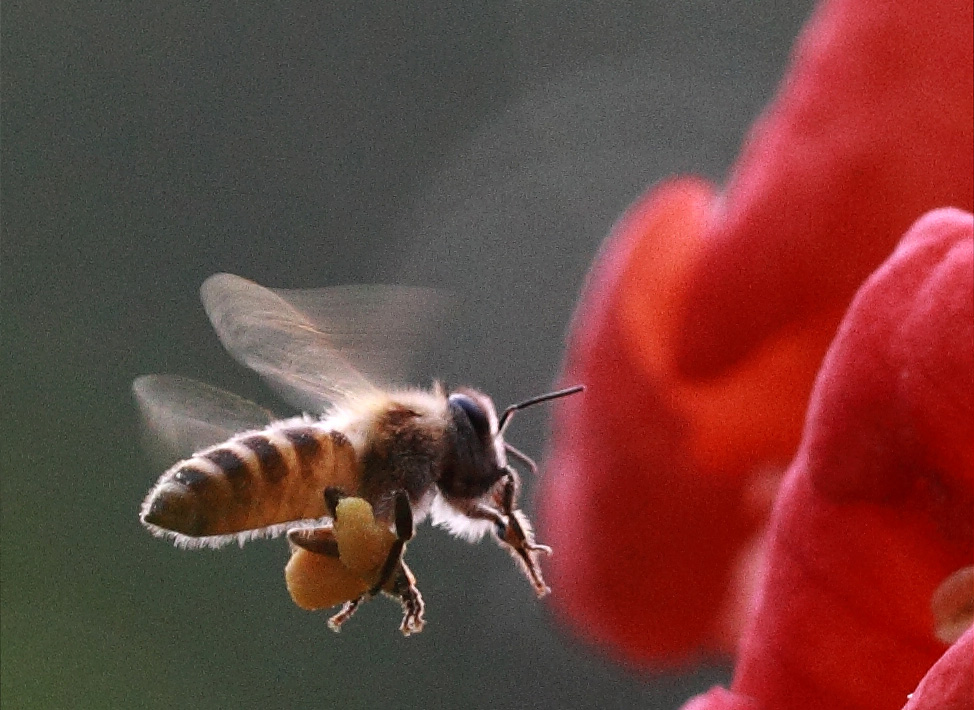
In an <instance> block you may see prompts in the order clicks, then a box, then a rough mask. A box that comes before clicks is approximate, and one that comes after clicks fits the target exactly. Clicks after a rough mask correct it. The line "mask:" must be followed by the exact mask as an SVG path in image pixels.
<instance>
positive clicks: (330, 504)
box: [325, 486, 348, 520]
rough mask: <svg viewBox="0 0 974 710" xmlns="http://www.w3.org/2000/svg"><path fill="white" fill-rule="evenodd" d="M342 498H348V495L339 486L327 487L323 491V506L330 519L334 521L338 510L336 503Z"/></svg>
mask: <svg viewBox="0 0 974 710" xmlns="http://www.w3.org/2000/svg"><path fill="white" fill-rule="evenodd" d="M342 498H348V493H346V492H345V490H344V489H343V488H341V487H339V486H328V487H327V488H326V489H325V506H326V507H327V508H328V512H329V513H330V514H331V519H332V520H334V519H335V515H336V512H337V510H338V503H339V501H341V499H342Z"/></svg>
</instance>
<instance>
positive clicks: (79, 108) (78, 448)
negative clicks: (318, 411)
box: [0, 0, 810, 708]
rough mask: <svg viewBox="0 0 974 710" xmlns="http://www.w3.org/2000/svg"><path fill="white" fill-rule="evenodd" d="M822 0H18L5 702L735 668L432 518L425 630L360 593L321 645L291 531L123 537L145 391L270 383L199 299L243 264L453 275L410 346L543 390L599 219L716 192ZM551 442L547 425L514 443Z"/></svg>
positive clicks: (495, 684)
mask: <svg viewBox="0 0 974 710" xmlns="http://www.w3.org/2000/svg"><path fill="white" fill-rule="evenodd" d="M809 7H810V3H809V1H808V0H800V1H795V2H790V3H782V2H772V1H771V0H759V1H754V0H736V1H735V2H729V3H728V2H724V1H722V0H721V1H718V0H696V1H693V2H682V3H677V2H659V1H658V2H649V3H645V4H642V5H639V6H634V5H632V4H630V3H623V2H605V3H591V4H581V3H564V2H554V1H550V0H549V1H547V2H535V3H526V2H512V1H507V2H484V1H482V2H469V1H466V0H464V1H462V2H446V3H433V2H418V3H411V4H409V7H403V6H399V5H398V4H394V3H375V2H373V3H369V2H356V3H348V4H346V5H341V4H336V3H323V2H311V3H303V2H295V3H287V4H284V3H280V4H278V3H274V4H270V5H267V6H264V5H257V4H251V3H229V2H219V3H205V2H198V1H197V0H193V1H192V2H190V1H186V0H178V1H177V2H157V3H134V4H129V3H116V4H96V3H78V2H61V3H37V2H17V1H10V2H4V3H3V15H2V28H3V42H2V52H3V55H2V71H3V77H2V78H3V112H2V141H3V146H2V148H3V153H2V159H3V173H2V198H3V204H2V208H3V212H2V219H3V243H2V246H3V255H2V269H3V273H2V288H3V297H2V307H3V321H2V328H3V330H2V340H3V342H2V347H3V367H2V370H0V372H2V377H3V395H2V398H3V403H2V416H3V423H2V430H0V431H2V438H0V441H2V452H3V456H2V459H0V460H2V463H3V473H2V486H3V488H2V525H3V552H2V565H3V569H2V636H0V638H2V649H3V653H2V664H3V668H2V670H3V692H2V704H3V707H5V708H6V707H10V708H64V707H71V708H75V707H92V708H102V707H147V708H164V707H165V708H169V707H198V708H210V707H212V708H228V707H238V708H251V707H253V708H278V707H279V708H305V707H323V708H332V707H334V708H369V707H377V706H378V705H379V704H380V703H382V704H383V705H384V706H386V707H397V708H400V707H401V708H433V707H467V708H526V707H539V708H547V707H577V708H583V707H596V706H599V707H663V708H669V707H675V706H677V705H678V704H679V703H680V702H681V701H682V700H684V699H685V698H687V697H688V696H689V695H690V694H691V693H693V692H695V691H698V690H701V689H704V688H706V687H708V686H709V685H710V684H711V683H713V682H720V681H723V680H726V676H725V675H724V672H722V671H720V670H710V671H706V672H701V673H698V674H697V675H694V676H690V677H659V676H651V675H648V674H645V673H640V672H633V671H631V670H627V669H625V668H624V667H623V666H621V665H617V664H614V663H611V662H610V661H608V660H607V659H605V658H603V657H602V656H601V655H600V654H599V653H597V652H593V650H592V649H589V648H587V647H585V646H581V645H579V644H578V643H577V642H576V641H574V640H573V639H572V637H571V635H570V634H567V633H565V632H564V630H562V629H560V628H558V627H557V626H556V625H555V624H554V622H553V620H552V619H551V618H550V615H549V613H548V611H547V610H546V608H545V606H544V605H543V604H540V603H538V602H536V601H535V600H534V599H533V596H532V594H531V592H530V589H529V587H528V585H527V583H526V582H525V581H524V580H523V579H522V578H521V577H520V576H519V575H518V573H517V571H516V570H515V569H514V567H513V565H512V564H511V562H510V560H509V559H508V557H507V556H506V555H505V554H503V553H502V552H501V551H499V550H498V549H497V548H496V546H494V545H493V544H491V543H489V542H488V543H485V544H481V545H479V546H469V545H466V544H464V543H462V542H460V541H457V540H454V539H452V538H449V537H448V536H447V535H446V534H445V533H443V532H441V531H437V530H432V529H427V528H424V529H422V530H421V531H420V537H419V538H418V539H417V540H416V542H415V543H414V544H413V545H412V546H411V548H410V560H411V563H412V566H413V568H414V569H415V570H416V572H417V574H418V576H419V579H420V585H421V589H422V591H423V593H424V595H425V598H426V600H427V602H428V605H429V607H428V619H429V625H428V628H427V630H426V631H425V632H424V633H423V634H421V635H420V636H418V637H415V638H410V639H403V638H401V637H400V636H399V634H398V632H397V631H396V626H397V624H398V607H397V606H396V605H394V604H392V603H390V602H388V601H376V602H373V603H371V604H369V605H367V606H366V607H364V608H363V609H362V611H361V612H360V613H359V615H358V616H357V617H356V618H355V619H353V620H352V621H351V622H350V623H349V624H348V626H347V628H346V630H345V631H344V632H343V633H342V634H341V635H339V636H336V635H334V634H332V633H331V632H329V631H328V630H327V629H326V627H325V615H324V614H309V613H306V612H303V611H300V610H299V609H297V608H296V607H294V606H293V605H292V604H291V602H290V600H289V598H288V595H287V592H286V591H285V589H284V584H283V579H282V574H281V571H282V567H283V565H284V563H285V561H286V558H287V552H286V545H285V544H284V543H283V542H281V541H280V540H278V541H271V542H264V543H256V544H252V545H250V546H248V547H246V548H245V549H243V550H241V549H237V548H229V549H226V550H223V551H221V552H211V551H203V552H195V553H191V552H185V551H181V550H175V549H173V548H171V547H170V546H168V545H167V544H165V543H163V542H161V541H159V540H156V539H154V538H152V537H151V536H149V535H148V534H147V533H146V532H145V531H144V530H143V529H142V528H141V527H140V526H139V523H138V521H137V516H136V513H137V510H138V506H139V503H140V501H141V499H142V497H143V495H144V494H145V492H146V490H147V489H148V488H149V486H150V485H151V483H152V482H153V481H154V479H155V478H156V476H157V475H158V474H159V472H160V471H159V469H158V468H154V467H152V466H151V465H150V464H149V463H148V462H147V461H146V459H145V457H144V456H143V455H142V453H141V452H140V446H139V441H138V422H137V417H136V413H135V411H134V408H133V405H132V402H131V398H130V394H129V385H130V382H131V380H132V379H133V378H134V377H135V376H137V375H139V374H142V373H146V372H176V373H181V374H185V375H189V376H193V377H197V378H200V379H205V380H208V381H211V382H214V383H216V384H219V385H221V386H224V387H228V388H230V389H233V390H235V391H238V392H241V393H243V394H245V395H247V396H251V397H257V398H261V399H262V401H264V402H265V403H270V402H272V401H273V400H272V399H271V398H270V397H269V395H267V394H266V392H264V391H263V390H261V389H260V387H259V386H258V383H257V382H256V381H255V379H254V378H253V377H252V376H250V375H249V374H247V373H245V372H243V371H242V370H241V369H240V368H239V367H237V366H236V365H235V364H234V363H233V362H232V361H231V360H230V358H229V357H227V356H226V355H225V354H224V353H223V352H222V351H221V349H220V346H219V344H218V342H217V340H216V338H215V337H214V336H213V334H212V332H211V330H210V328H209V325H208V323H207V322H206V320H205V317H204V314H203V311H202V309H201V307H200V305H199V302H198V298H197V289H198V287H199V285H200V283H201V282H202V280H203V279H204V278H205V277H206V276H208V275H209V274H211V273H213V272H217V271H230V272H233V273H238V274H241V275H244V276H247V277H250V278H253V279H255V280H257V281H259V282H261V283H265V284H268V285H273V286H282V287H305V286H322V285H327V284H334V283H346V282H369V281H392V282H403V283H411V284H421V285H434V286H438V287H443V288H448V289H452V290H453V291H455V292H456V293H457V299H458V300H457V301H456V311H455V315H456V316H457V318H456V323H455V324H454V326H453V327H452V328H451V329H448V330H447V331H446V332H445V337H444V339H443V341H442V343H441V347H440V348H439V349H438V350H436V352H435V353H434V354H433V355H431V356H430V359H429V361H428V363H427V365H428V366H429V367H430V368H432V369H434V370H435V371H437V372H438V373H439V374H440V375H441V376H443V377H445V378H446V379H447V380H448V381H451V382H458V381H469V382H471V383H475V384H478V385H480V386H481V387H483V388H484V389H485V390H486V391H488V392H491V393H493V395H494V397H495V398H496V399H497V400H499V402H501V403H506V402H509V401H512V400H513V399H515V398H518V397H525V396H528V395H532V394H535V393H537V392H540V391H542V390H544V389H545V387H547V386H548V384H549V383H550V381H551V379H552V377H553V376H554V374H555V372H556V370H557V367H558V363H559V359H560V350H561V343H562V334H563V332H564V328H565V325H566V323H567V320H568V318H569V315H570V313H571V310H572V306H573V302H574V299H575V295H576V293H577V292H578V289H579V286H580V283H581V280H582V278H583V275H584V273H585V270H586V267H587V265H588V264H589V263H590V262H591V260H592V258H593V255H594V254H595V252H596V250H597V248H598V245H599V243H600V241H601V239H602V238H603V237H604V236H605V234H606V233H607V232H608V231H609V229H610V228H611V225H612V223H613V221H614V220H615V219H616V218H617V217H618V215H619V214H620V213H621V211H622V210H623V209H624V208H625V206H626V205H627V204H628V203H629V202H630V201H631V200H632V199H633V198H634V197H635V196H637V195H638V194H639V193H640V192H641V191H642V190H643V189H644V188H645V187H646V186H647V185H649V184H652V183H653V182H654V181H656V180H658V179H660V178H661V177H663V176H665V175H667V174H671V173H678V172H697V173H702V174H704V175H707V176H710V177H712V178H715V179H720V178H721V176H722V175H723V174H724V172H725V170H726V168H727V166H728V165H729V163H730V161H731V160H732V159H733V156H734V155H735V153H736V151H737V148H738V146H739V144H740V142H741V140H742V138H743V136H744V134H745V131H746V129H747V126H748V124H749V123H750V122H751V121H752V120H753V118H754V116H755V115H756V114H757V113H758V112H759V110H760V108H761V106H762V105H763V104H764V102H765V101H766V100H767V99H768V97H769V96H770V95H771V92H772V91H773V88H774V85H775V83H776V81H777V79H778V78H779V77H780V74H781V71H782V69H783V67H784V66H785V63H786V61H787V56H788V48H789V46H790V44H791V42H792V40H793V38H794V36H795V34H796V33H797V30H798V28H799V26H800V24H801V22H802V20H803V19H804V17H805V16H806V15H807V13H808V11H809ZM543 433H544V412H531V413H525V414H524V415H522V416H521V417H519V420H518V422H517V424H516V426H515V427H514V429H513V431H512V438H513V440H514V441H515V442H516V443H517V444H518V445H520V446H522V447H523V448H524V449H526V450H527V451H529V452H532V453H534V454H540V453H541V451H542V450H543ZM531 489H532V486H531V485H530V483H529V485H528V502H527V506H528V509H529V510H530V509H531V503H530V494H531Z"/></svg>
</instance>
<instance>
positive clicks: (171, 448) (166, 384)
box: [132, 375, 278, 466]
mask: <svg viewBox="0 0 974 710" xmlns="http://www.w3.org/2000/svg"><path fill="white" fill-rule="evenodd" d="M132 392H133V393H134V394H135V400H136V402H137V403H138V405H139V409H140V410H141V412H142V420H143V422H144V424H145V434H146V436H145V439H146V442H145V443H146V448H147V449H148V450H149V452H150V453H151V454H152V455H153V456H154V457H158V458H159V460H160V463H164V464H165V465H166V466H168V465H170V464H171V463H172V462H173V461H175V460H179V459H184V458H188V457H189V456H192V455H193V454H194V453H196V452H197V451H200V450H201V449H205V448H206V447H208V446H213V445H214V444H219V443H222V442H224V441H226V440H227V439H229V438H230V437H231V436H233V435H234V434H237V433H239V432H241V431H247V430H249V429H262V428H264V427H266V426H267V425H268V424H269V423H270V422H272V421H273V420H275V419H277V418H278V417H275V416H274V414H273V413H272V412H270V411H269V410H267V409H264V408H263V407H261V406H260V405H257V404H255V403H253V402H251V401H250V400H247V399H244V398H243V397H238V396H237V395H235V394H231V393H230V392H227V391H225V390H221V389H219V388H217V387H212V386H210V385H207V384H204V383H203V382H198V381H196V380H193V379H190V378H188V377H179V376H176V375H145V376H143V377H139V378H138V379H136V380H135V382H133V383H132Z"/></svg>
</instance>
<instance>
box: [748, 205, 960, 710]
mask: <svg viewBox="0 0 974 710" xmlns="http://www.w3.org/2000/svg"><path fill="white" fill-rule="evenodd" d="M972 294H974V219H972V217H971V216H970V215H968V214H963V213H960V212H958V211H956V210H942V211H939V212H935V213H932V214H930V215H928V216H927V217H925V218H924V219H922V220H921V221H920V222H918V223H917V224H916V225H915V226H914V227H913V229H912V230H911V231H910V232H909V233H908V234H907V235H906V236H905V237H904V239H903V241H902V243H901V244H900V246H899V248H898V249H897V250H896V252H895V253H894V254H893V256H892V257H891V258H890V259H889V261H888V262H887V263H886V264H885V265H884V266H883V267H882V268H880V269H879V271H877V273H876V274H875V275H874V276H873V277H872V278H870V279H869V281H867V283H866V285H865V286H864V287H863V288H862V290H861V291H860V293H859V294H858V295H857V297H856V299H855V301H854V302H853V304H852V307H851V309H850V311H849V314H848V315H847V317H846V319H845V320H844V321H843V324H842V326H841V328H840V330H839V333H838V336H837V337H836V340H835V343H834V344H833V346H832V348H831V350H830V351H829V355H828V356H827V357H826V360H825V363H824V365H823V369H822V373H821V374H820V376H819V378H818V381H817V383H816V389H815V392H814V394H813V397H812V402H811V406H810V409H809V415H808V423H807V425H806V431H805V437H804V439H803V442H802V446H801V448H800V449H799V453H798V456H797V458H796V460H795V462H794V464H793V465H792V468H791V470H790V472H789V475H788V478H786V481H785V484H784V485H783V487H782V491H781V493H780V497H779V499H778V504H777V507H776V509H775V513H774V515H773V517H772V522H771V530H770V545H769V548H768V557H767V570H768V574H767V577H766V579H765V580H764V584H763V588H762V594H761V601H760V605H759V607H758V609H757V610H756V612H755V615H754V618H753V620H752V623H751V626H750V627H749V630H748V632H747V633H746V634H745V638H744V642H743V644H742V647H741V655H740V661H739V665H738V668H737V674H736V676H735V681H734V686H733V689H734V691H735V692H737V693H740V694H742V695H744V696H747V697H750V698H752V699H754V700H756V701H758V702H759V705H761V706H764V707H769V708H782V709H786V708H807V707H831V708H899V707H901V706H902V705H903V703H904V702H905V699H906V696H907V694H908V693H909V692H910V691H911V690H912V689H913V688H914V687H915V686H916V683H917V682H918V681H919V679H920V678H921V677H922V676H923V674H924V673H925V672H926V670H927V669H928V668H930V666H931V665H932V664H933V663H934V662H935V661H936V660H937V659H938V658H939V657H940V655H941V654H942V653H943V652H944V645H943V644H942V643H941V642H939V641H938V640H937V639H936V637H935V635H934V633H935V631H934V626H935V621H934V619H933V616H932V613H931V611H930V599H931V595H932V594H933V593H934V591H935V590H936V588H937V586H938V585H939V584H940V582H941V581H942V580H943V579H944V578H945V577H947V575H948V574H950V573H951V572H953V571H954V570H956V569H958V568H960V567H963V566H965V565H968V564H970V561H971V559H972V558H974V516H972V515H971V511H972V509H974V451H972V448H971V444H970V442H971V441H974V398H972V396H971V395H972V392H974V302H972V299H974V297H972Z"/></svg>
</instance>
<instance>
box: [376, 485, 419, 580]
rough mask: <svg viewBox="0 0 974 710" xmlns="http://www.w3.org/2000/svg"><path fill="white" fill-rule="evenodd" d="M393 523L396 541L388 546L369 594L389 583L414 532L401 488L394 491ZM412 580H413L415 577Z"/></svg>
mask: <svg viewBox="0 0 974 710" xmlns="http://www.w3.org/2000/svg"><path fill="white" fill-rule="evenodd" d="M395 524H396V541H395V542H394V543H392V547H390V548H389V554H388V555H387V556H386V561H385V562H384V563H383V565H382V569H380V570H379V576H378V577H377V578H376V580H375V584H373V585H372V589H370V590H369V594H372V595H375V594H378V593H379V592H380V591H382V588H383V587H385V586H386V585H387V584H388V583H389V580H391V579H392V576H393V574H394V573H395V572H396V570H397V569H398V568H399V565H400V564H402V555H403V552H405V551H406V543H407V542H409V541H410V540H412V539H413V534H414V533H415V530H414V526H413V508H412V506H411V505H410V504H409V496H408V495H406V491H404V490H402V489H401V488H400V489H399V490H397V491H396V497H395ZM413 581H414V582H415V579H414V580H413Z"/></svg>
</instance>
